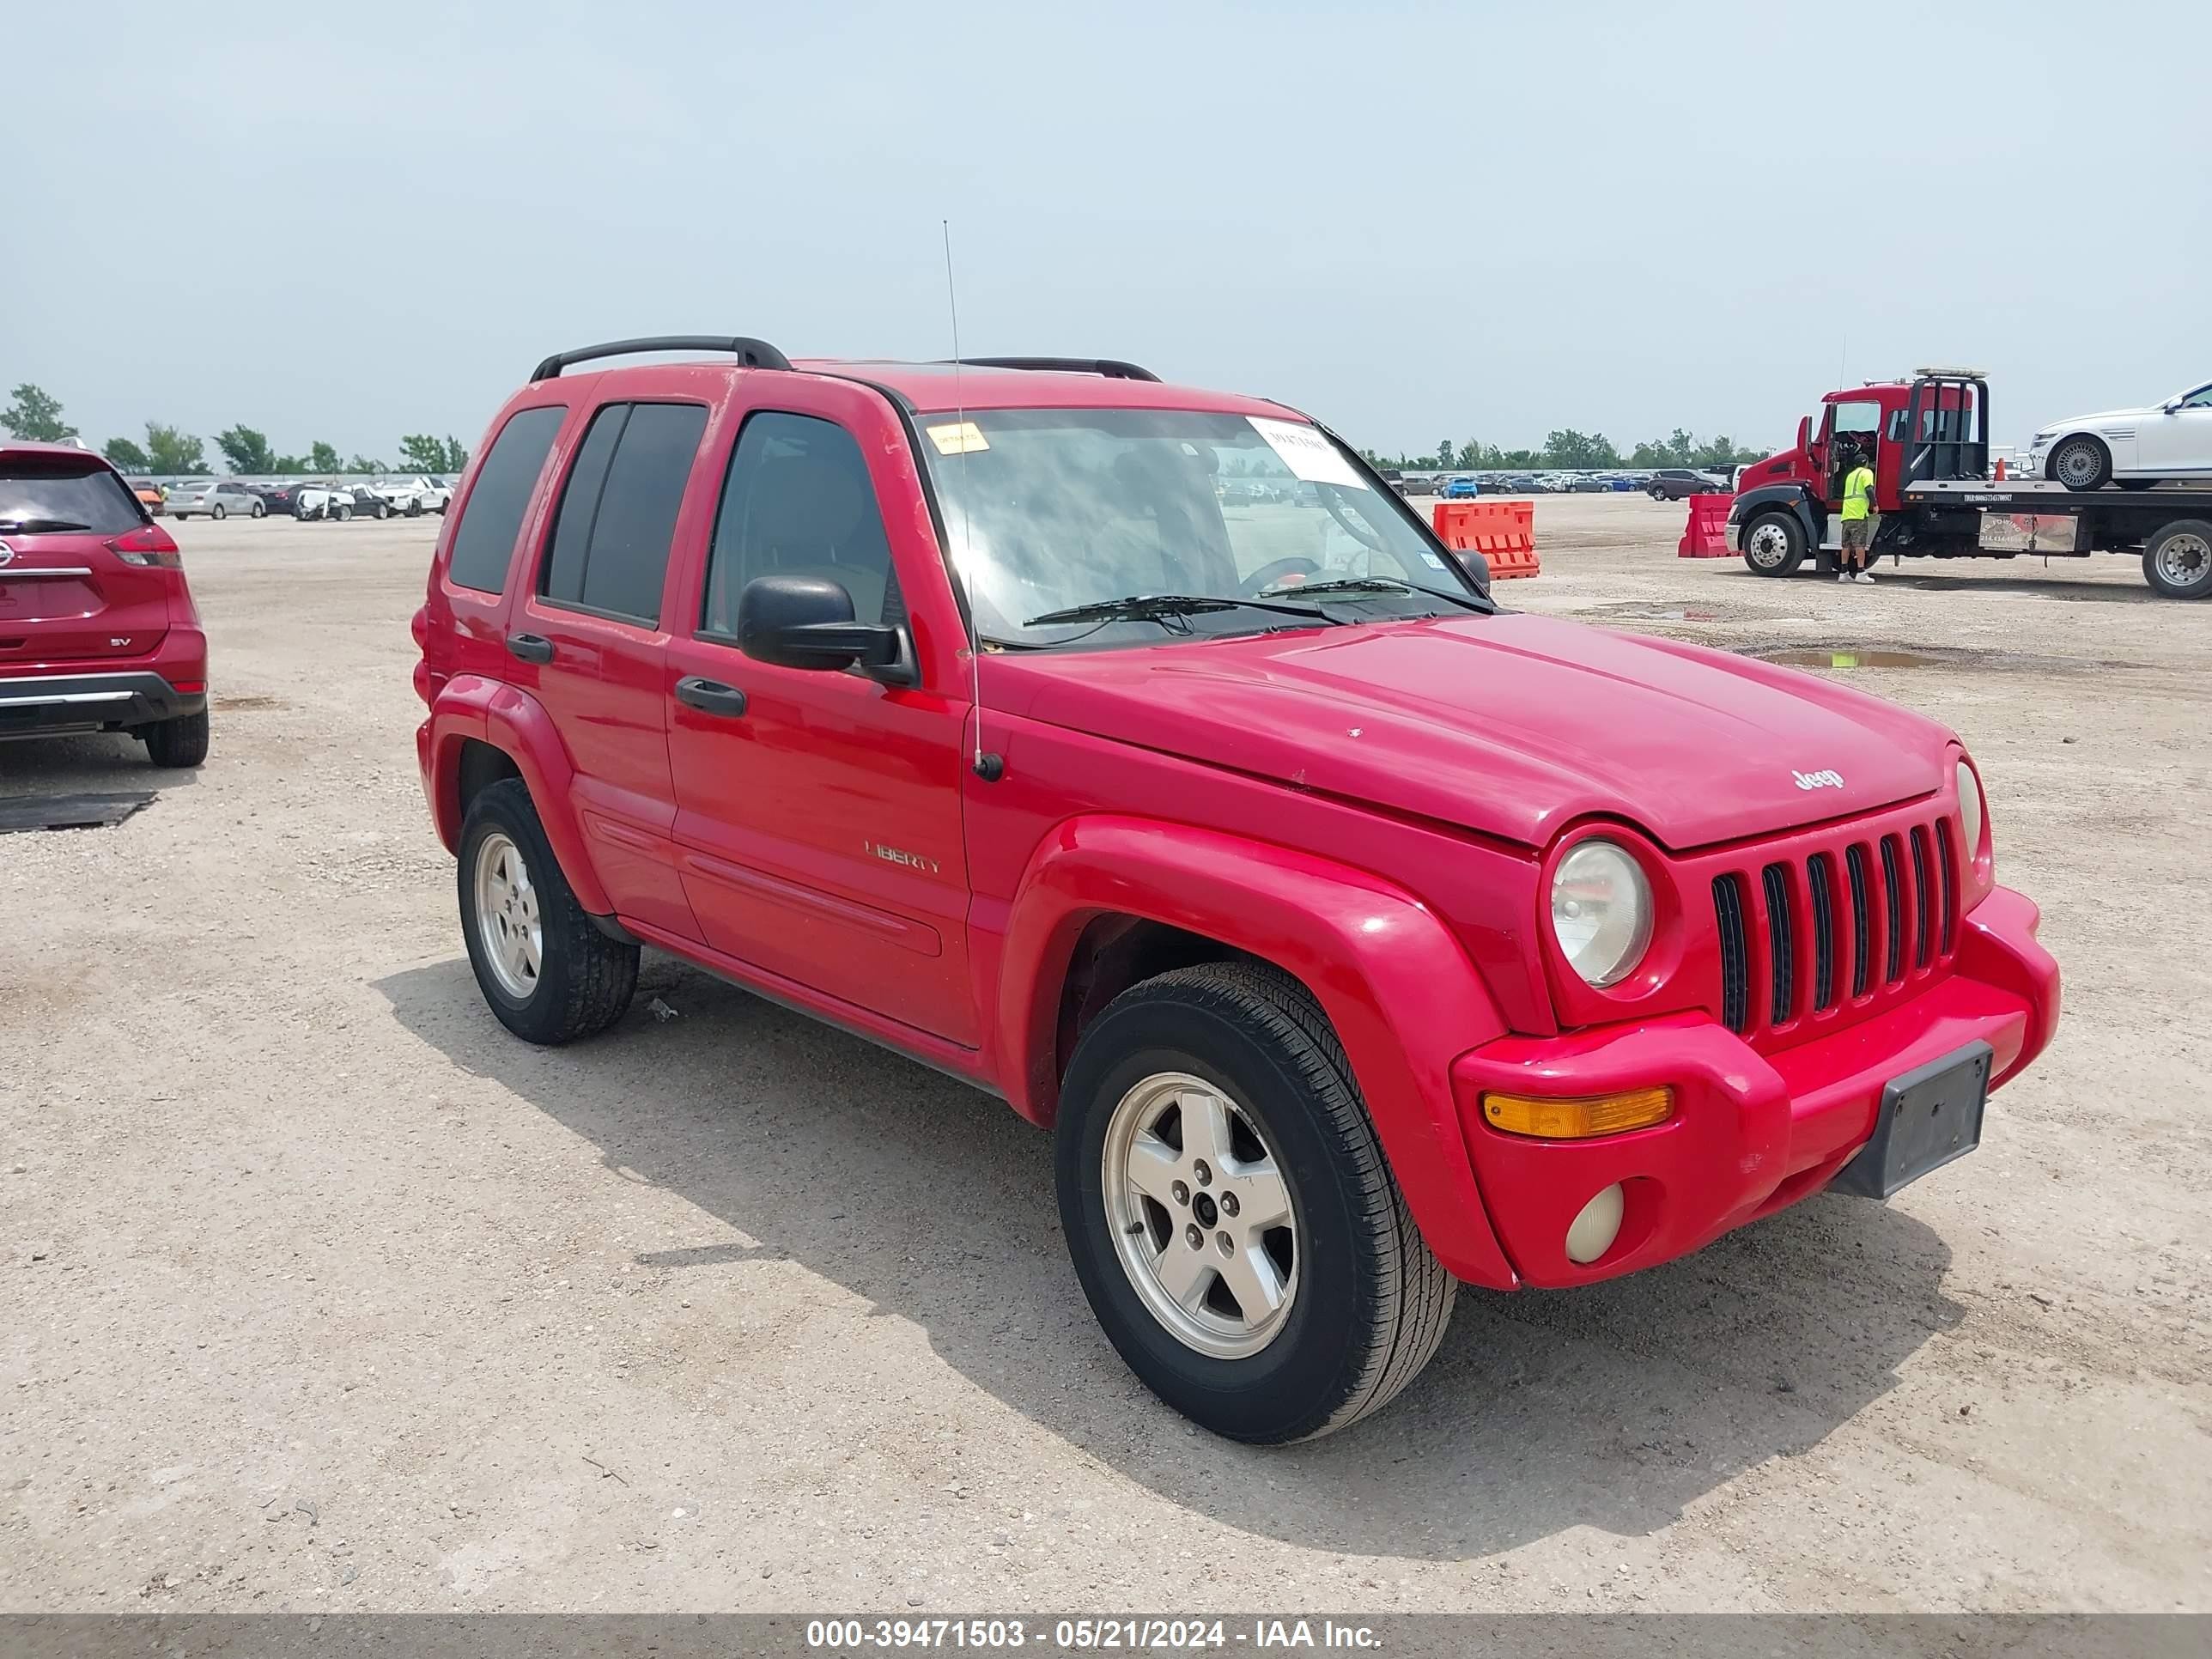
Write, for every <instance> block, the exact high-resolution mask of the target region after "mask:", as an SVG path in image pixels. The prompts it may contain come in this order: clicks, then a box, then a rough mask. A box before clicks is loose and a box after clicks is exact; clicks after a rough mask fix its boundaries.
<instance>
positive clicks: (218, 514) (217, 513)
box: [208, 501, 230, 522]
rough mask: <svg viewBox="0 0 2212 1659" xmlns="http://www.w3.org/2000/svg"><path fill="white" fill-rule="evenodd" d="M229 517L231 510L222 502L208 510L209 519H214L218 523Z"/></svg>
mask: <svg viewBox="0 0 2212 1659" xmlns="http://www.w3.org/2000/svg"><path fill="white" fill-rule="evenodd" d="M229 516H230V512H229V509H228V508H227V507H224V506H223V504H222V502H221V501H217V502H216V504H215V505H214V506H213V507H210V508H208V517H210V519H214V520H217V521H218V522H220V521H221V520H224V519H227V518H228V517H229Z"/></svg>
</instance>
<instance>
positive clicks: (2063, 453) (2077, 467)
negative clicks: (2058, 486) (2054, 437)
mask: <svg viewBox="0 0 2212 1659" xmlns="http://www.w3.org/2000/svg"><path fill="white" fill-rule="evenodd" d="M2043 470H2044V473H2045V477H2051V478H2053V479H2056V480H2057V482H2058V483H2062V484H2063V485H2065V487H2066V488H2067V489H2103V488H2104V487H2105V485H2106V483H2108V482H2109V481H2110V480H2111V478H2112V451H2111V450H2109V449H2107V448H2106V447H2105V444H2104V441H2103V440H2102V439H2101V438H2091V437H2087V436H2083V435H2077V436H2075V437H2071V438H2066V439H2062V440H2061V441H2059V442H2058V443H2057V444H2055V445H2053V446H2052V447H2051V459H2049V460H2047V461H2046V462H2045V463H2044V469H2043Z"/></svg>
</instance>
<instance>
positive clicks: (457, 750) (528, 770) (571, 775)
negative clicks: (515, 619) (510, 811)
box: [419, 674, 614, 916]
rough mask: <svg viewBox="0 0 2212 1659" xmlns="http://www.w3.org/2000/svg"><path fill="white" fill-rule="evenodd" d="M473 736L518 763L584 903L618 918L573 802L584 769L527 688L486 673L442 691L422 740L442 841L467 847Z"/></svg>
mask: <svg viewBox="0 0 2212 1659" xmlns="http://www.w3.org/2000/svg"><path fill="white" fill-rule="evenodd" d="M470 738H474V739H476V740H477V742H479V743H488V744H490V745H491V746H492V747H493V748H495V749H497V750H500V751H501V753H503V754H505V755H506V756H507V758H508V759H509V760H511V761H513V763H514V765H515V769H516V770H517V771H519V772H520V773H521V774H522V781H523V782H524V783H525V784H526V785H528V786H529V789H530V799H531V802H532V805H535V806H536V807H537V809H538V822H539V823H541V824H543V825H544V829H545V839H546V841H547V842H550V844H551V846H552V848H553V856H554V857H555V858H556V859H558V860H560V863H561V873H562V876H564V877H566V878H568V887H569V890H571V891H572V892H574V894H575V896H576V902H577V903H578V904H580V905H581V906H582V907H583V908H585V909H586V910H587V911H589V912H590V913H591V914H592V915H600V916H604V915H612V914H613V913H614V905H613V903H612V902H611V900H609V898H608V897H607V894H606V889H605V887H603V886H602V885H601V884H600V883H599V874H598V872H596V871H594V870H593V869H592V860H591V857H590V855H589V854H587V853H586V851H585V850H584V836H583V829H582V826H581V825H580V823H578V822H577V819H576V813H575V808H574V805H572V804H571V800H570V796H569V789H570V787H571V786H572V785H573V784H574V781H575V776H576V769H575V767H574V764H573V763H571V762H570V760H569V758H568V745H567V744H564V743H562V740H561V732H560V729H559V728H558V727H557V726H555V725H554V724H553V717H552V716H551V715H550V714H548V713H546V711H545V705H544V704H543V703H541V702H538V699H537V698H535V697H533V696H530V695H529V693H527V692H526V691H520V690H516V689H515V688H514V687H513V686H511V685H507V684H504V683H502V682H501V681H498V680H494V679H487V678H484V677H483V676H482V675H480V674H456V675H454V676H453V678H451V679H449V680H447V682H446V684H444V685H442V686H441V687H440V688H439V690H438V694H437V697H436V699H435V701H434V702H432V703H431V705H430V718H429V719H428V720H425V721H424V722H423V723H422V735H421V738H420V739H419V742H420V744H421V748H422V781H423V787H424V788H425V790H426V791H427V792H428V794H429V797H430V811H431V814H432V816H433V817H435V819H436V820H437V824H438V839H439V840H441V841H442V842H445V844H446V846H447V848H448V849H450V850H452V851H455V852H458V851H459V848H460V840H461V805H460V770H461V760H460V757H461V744H463V743H464V742H465V741H466V740H468V739H470Z"/></svg>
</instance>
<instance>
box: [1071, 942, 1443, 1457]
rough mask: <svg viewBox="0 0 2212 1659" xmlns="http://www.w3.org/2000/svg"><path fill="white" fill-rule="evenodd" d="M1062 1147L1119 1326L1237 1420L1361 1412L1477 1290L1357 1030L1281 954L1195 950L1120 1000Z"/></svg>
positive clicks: (1084, 1260)
mask: <svg viewBox="0 0 2212 1659" xmlns="http://www.w3.org/2000/svg"><path fill="white" fill-rule="evenodd" d="M1054 1159H1055V1167H1056V1173H1057V1185H1058V1188H1059V1195H1060V1219H1061V1225H1062V1228H1063V1231H1065V1232H1066V1235H1067V1241H1068V1249H1069V1253H1070V1255H1072V1256H1073V1260H1074V1264H1075V1271H1076V1274H1077V1276H1078V1278H1079V1279H1081V1281H1082V1284H1083V1290H1084V1294H1085V1297H1088V1298H1089V1300H1090V1303H1091V1310H1092V1312H1094V1313H1095V1314H1096V1315H1097V1318H1098V1322H1099V1324H1100V1325H1101V1326H1102V1327H1103V1328H1104V1330H1105V1332H1106V1334H1107V1336H1108V1338H1109V1340H1111V1341H1112V1342H1113V1344H1114V1346H1115V1348H1116V1349H1117V1350H1119V1351H1120V1352H1121V1358H1123V1359H1124V1360H1125V1361H1126V1362H1127V1364H1128V1366H1129V1368H1130V1369H1131V1370H1133V1371H1134V1372H1135V1373H1136V1374H1137V1376H1139V1379H1141V1380H1142V1381H1143V1383H1145V1385H1146V1387H1148V1388H1150V1389H1152V1392H1153V1393H1155V1394H1157V1395H1159V1397H1160V1398H1161V1399H1162V1400H1164V1401H1166V1402H1167V1403H1168V1404H1169V1405H1170V1406H1172V1407H1175V1408H1176V1410H1177V1411H1179V1412H1181V1413H1183V1414H1184V1415H1185V1416H1187V1417H1188V1418H1190V1419H1193V1420H1194V1421H1195V1422H1197V1423H1199V1424H1200V1425H1202V1426H1204V1427H1206V1428H1208V1429H1211V1430H1212V1431H1214V1432H1215V1433H1217V1434H1221V1435H1225V1436H1227V1437H1230V1438H1231V1439H1236V1440H1245V1441H1250V1442H1254V1443H1259V1444H1277V1443H1283V1442H1286V1441H1291V1440H1303V1439H1308V1438H1311V1437H1314V1436H1316V1435H1322V1434H1327V1433H1329V1432H1330V1431H1334V1430H1336V1429H1340V1428H1342V1427H1344V1426H1345V1425H1346V1424H1348V1423H1351V1422H1352V1421H1353V1420H1354V1419H1358V1418H1359V1417H1362V1416H1364V1415H1365V1414H1366V1413H1369V1412H1371V1411H1374V1410H1375V1409H1376V1408H1377V1407H1381V1406H1382V1405H1383V1404H1384V1403H1386V1402H1387V1401H1389V1400H1390V1399H1391V1398H1392V1397H1393V1396H1394V1395H1396V1394H1397V1393H1398V1391H1399V1390H1400V1389H1402V1388H1403V1387H1404V1386H1405V1385H1406V1384H1407V1383H1409V1382H1411V1381H1412V1380H1413V1376H1415V1375H1416V1374H1417V1373H1418V1372H1419V1370H1420V1369H1421V1367H1422V1366H1423V1365H1425V1364H1427V1363H1428V1360H1429V1358H1430V1357H1431V1355H1432V1354H1434V1353H1435V1352H1436V1350H1437V1344H1438V1343H1439V1342H1440V1341H1442V1340H1443V1331H1444V1326H1445V1324H1446V1322H1447V1321H1448V1320H1449V1317H1450V1314H1451V1304H1452V1297H1453V1294H1454V1292H1455V1288H1456V1287H1455V1284H1454V1282H1453V1280H1452V1279H1451V1278H1450V1276H1449V1274H1447V1273H1445V1272H1444V1270H1443V1267H1442V1266H1441V1265H1440V1264H1439V1263H1438V1262H1437V1259H1436V1257H1435V1256H1433V1255H1431V1254H1430V1252H1429V1248H1428V1246H1427V1244H1426V1243H1425V1242H1424V1241H1423V1239H1422V1238H1421V1236H1420V1233H1419V1230H1418V1229H1417V1228H1416V1227H1415V1226H1414V1225H1413V1217H1412V1214H1411V1213H1410V1212H1408V1210H1407V1207H1406V1201H1405V1199H1404V1197H1403V1196H1402V1194H1401V1193H1400V1192H1399V1190H1398V1185H1397V1182H1395V1180H1394V1179H1392V1176H1391V1173H1390V1167H1389V1162H1388V1160H1387V1159H1386V1158H1384V1156H1383V1149H1382V1146H1381V1145H1380V1144H1379V1143H1378V1142H1377V1140H1376V1135H1375V1129H1374V1126H1373V1124H1372V1123H1371V1122H1370V1121H1369V1119H1368V1116H1367V1110H1366V1108H1365V1106H1364V1103H1362V1102H1361V1099H1360V1097H1359V1090H1358V1084H1357V1083H1356V1082H1355V1081H1354V1079H1353V1078H1352V1068H1351V1066H1350V1064H1349V1063H1348V1062H1347V1061H1346V1059H1345V1055H1344V1050H1343V1049H1342V1048H1341V1047H1340V1046H1339V1044H1338V1042H1337V1040H1336V1034H1335V1033H1334V1031H1333V1030H1330V1028H1329V1024H1328V1020H1327V1019H1326V1018H1324V1017H1323V1016H1322V1012H1321V1010H1320V1009H1319V1008H1318V1007H1316V1006H1315V1005H1314V1003H1313V1000H1312V999H1311V998H1310V997H1309V996H1308V995H1307V994H1306V992H1305V990H1304V987H1301V986H1300V985H1298V984H1297V981H1293V980H1291V979H1290V978H1289V977H1287V976H1286V975H1283V974H1281V973H1279V972H1278V971H1277V970H1275V969H1271V968H1265V967H1261V966H1259V965H1257V964H1247V963H1209V964H1206V965H1203V966H1200V967H1195V968H1186V969H1178V970H1177V971H1176V972H1174V973H1171V974H1164V975H1161V976H1160V977H1158V978H1157V979H1152V980H1148V981H1145V982H1144V983H1143V984H1140V985H1138V986H1135V987H1133V988H1131V989H1130V990H1127V991H1126V992H1124V993H1122V994H1121V996H1119V997H1117V998H1115V1000H1114V1002H1113V1003H1112V1004H1111V1005H1110V1006H1109V1007H1108V1008H1107V1010H1106V1012H1104V1013H1103V1014H1101V1015H1100V1016H1099V1017H1098V1018H1097V1021H1096V1022H1095V1023H1094V1024H1092V1026H1091V1029H1090V1030H1088V1031H1086V1032H1085V1034H1084V1036H1083V1041H1082V1042H1081V1043H1080V1044H1079V1045H1078V1047H1077V1048H1076V1052H1075V1058H1074V1060H1073V1063H1072V1064H1071V1065H1070V1066H1069V1067H1068V1073H1067V1079H1066V1086H1065V1088H1064V1090H1063V1091H1062V1093H1061V1097H1060V1118H1059V1121H1058V1123H1057V1125H1056V1126H1055V1128H1054Z"/></svg>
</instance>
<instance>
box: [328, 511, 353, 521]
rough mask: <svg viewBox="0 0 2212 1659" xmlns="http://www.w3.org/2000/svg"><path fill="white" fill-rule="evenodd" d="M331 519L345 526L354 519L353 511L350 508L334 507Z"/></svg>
mask: <svg viewBox="0 0 2212 1659" xmlns="http://www.w3.org/2000/svg"><path fill="white" fill-rule="evenodd" d="M331 517H332V518H333V519H336V520H337V521H338V522H339V523H340V524H343V523H344V522H345V521H346V520H348V519H350V518H351V517H353V509H352V508H351V507H332V508H331Z"/></svg>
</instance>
